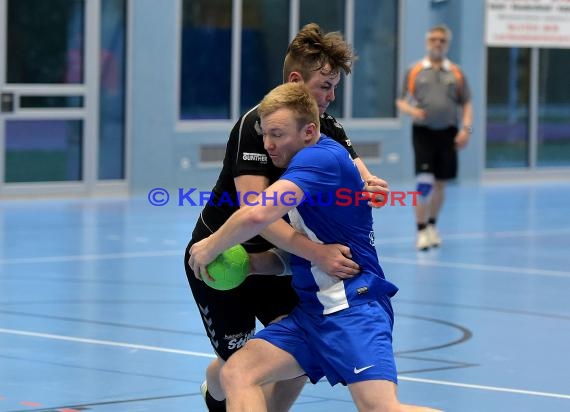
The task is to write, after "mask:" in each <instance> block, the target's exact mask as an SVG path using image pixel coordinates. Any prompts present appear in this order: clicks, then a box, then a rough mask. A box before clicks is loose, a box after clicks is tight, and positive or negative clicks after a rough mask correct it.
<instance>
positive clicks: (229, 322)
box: [184, 221, 298, 360]
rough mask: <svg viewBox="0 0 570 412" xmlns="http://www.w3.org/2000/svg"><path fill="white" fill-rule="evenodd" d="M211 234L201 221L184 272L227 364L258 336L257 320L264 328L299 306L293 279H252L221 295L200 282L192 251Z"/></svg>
mask: <svg viewBox="0 0 570 412" xmlns="http://www.w3.org/2000/svg"><path fill="white" fill-rule="evenodd" d="M210 234H211V232H210V231H209V230H208V229H207V228H206V227H205V225H203V224H201V223H200V221H199V222H198V224H197V225H196V228H195V229H194V233H192V240H191V241H190V243H189V244H188V247H187V248H186V252H185V253H184V268H185V270H186V277H187V278H188V283H189V284H190V288H191V290H192V295H193V296H194V300H195V301H196V305H197V306H198V310H199V311H200V315H201V318H202V323H203V325H204V329H205V330H206V334H207V335H208V337H209V338H210V343H211V344H212V347H213V348H214V351H215V352H216V353H217V354H218V356H220V357H221V358H222V359H224V360H227V359H228V358H229V357H230V355H231V354H233V353H234V352H235V351H237V350H238V349H239V348H241V347H242V346H243V345H244V344H245V342H246V341H247V340H248V339H249V338H251V337H252V336H253V334H254V333H255V319H256V318H257V319H258V320H259V321H260V322H261V323H262V324H263V325H264V326H266V325H268V324H269V323H270V322H272V321H273V320H274V319H275V318H277V317H279V316H282V315H287V314H288V313H290V312H291V311H292V310H293V308H294V307H295V306H296V304H297V302H298V297H297V294H296V293H295V291H294V290H293V288H292V286H291V276H261V275H259V276H248V277H247V279H246V280H245V281H244V282H243V283H242V284H241V285H240V286H238V287H237V288H235V289H231V290H227V291H219V290H216V289H212V288H211V287H209V286H208V285H206V284H205V283H204V282H202V281H201V280H198V279H196V277H195V276H194V272H192V269H190V267H189V266H188V251H189V249H190V247H191V246H192V245H193V244H194V243H195V242H197V241H199V240H200V239H203V238H205V237H207V236H209V235H210Z"/></svg>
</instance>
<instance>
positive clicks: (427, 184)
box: [416, 173, 435, 203]
mask: <svg viewBox="0 0 570 412" xmlns="http://www.w3.org/2000/svg"><path fill="white" fill-rule="evenodd" d="M434 182H435V177H434V175H433V174H431V173H420V174H418V175H417V176H416V190H417V191H418V192H420V195H419V196H418V201H419V202H420V203H425V202H427V201H428V199H429V197H430V195H431V190H432V189H433V184H434Z"/></svg>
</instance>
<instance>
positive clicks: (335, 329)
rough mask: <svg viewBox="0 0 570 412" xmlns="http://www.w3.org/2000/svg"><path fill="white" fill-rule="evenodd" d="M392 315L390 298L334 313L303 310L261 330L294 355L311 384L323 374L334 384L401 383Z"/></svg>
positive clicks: (262, 337) (272, 340) (262, 335)
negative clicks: (398, 378) (375, 381)
mask: <svg viewBox="0 0 570 412" xmlns="http://www.w3.org/2000/svg"><path fill="white" fill-rule="evenodd" d="M393 319H394V318H393V312H392V306H391V304H390V300H389V299H388V298H386V299H384V300H382V301H380V302H377V301H373V302H368V303H364V304H362V305H357V306H353V307H350V308H348V309H344V310H341V311H339V312H335V313H332V314H330V315H322V314H318V315H316V314H311V313H307V312H303V311H302V310H301V309H300V308H299V307H297V308H295V310H294V311H293V312H292V313H291V314H290V315H289V316H287V317H286V318H284V319H283V320H281V321H279V322H276V323H272V324H270V325H269V326H267V327H266V328H265V329H262V330H261V331H259V332H258V333H257V334H256V335H255V336H254V339H263V340H266V341H267V342H269V343H271V344H273V345H275V346H277V347H278V348H280V349H283V350H284V351H286V352H288V353H290V354H291V355H292V356H293V357H294V358H295V359H296V360H297V362H298V363H299V365H301V367H302V368H303V370H304V371H305V373H306V374H307V376H308V377H309V379H310V380H311V382H313V383H316V382H317V381H319V380H320V379H321V378H322V377H323V376H326V377H327V380H328V381H329V383H330V384H331V385H336V384H337V383H342V384H343V385H348V384H351V383H355V382H361V381H367V380H388V381H391V382H394V383H397V373H396V364H395V362H394V352H393V350H392V328H393Z"/></svg>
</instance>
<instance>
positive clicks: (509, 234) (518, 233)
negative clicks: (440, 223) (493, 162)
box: [375, 228, 570, 245]
mask: <svg viewBox="0 0 570 412" xmlns="http://www.w3.org/2000/svg"><path fill="white" fill-rule="evenodd" d="M568 233H570V228H561V229H548V230H505V231H501V232H471V233H455V234H453V233H444V235H445V238H446V239H454V240H469V239H485V238H498V239H504V238H516V237H520V238H523V237H538V236H552V235H565V234H568ZM415 240H416V237H415V236H406V237H396V238H386V239H383V238H382V237H380V236H378V237H377V239H376V240H375V242H376V244H377V245H389V244H394V243H408V242H412V241H415Z"/></svg>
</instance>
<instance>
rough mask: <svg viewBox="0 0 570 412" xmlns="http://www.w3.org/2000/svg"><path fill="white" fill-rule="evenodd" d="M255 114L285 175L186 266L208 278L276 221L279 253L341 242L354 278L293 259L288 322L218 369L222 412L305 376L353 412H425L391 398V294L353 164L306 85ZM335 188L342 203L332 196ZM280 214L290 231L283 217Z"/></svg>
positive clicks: (259, 402)
mask: <svg viewBox="0 0 570 412" xmlns="http://www.w3.org/2000/svg"><path fill="white" fill-rule="evenodd" d="M258 112H259V115H260V118H261V129H262V131H263V142H264V146H265V149H266V150H267V152H268V153H269V156H270V157H271V160H272V162H273V163H274V164H275V165H276V166H277V167H282V168H285V167H286V168H287V169H286V171H285V173H284V174H283V175H282V176H281V177H280V178H279V180H277V181H276V182H275V183H273V184H272V185H271V186H269V187H268V188H267V189H266V190H265V192H264V193H262V194H261V195H259V196H258V197H257V198H256V199H250V204H251V206H243V207H241V208H240V210H238V211H237V212H235V213H234V214H233V215H232V216H231V217H230V218H229V219H228V220H227V221H226V223H225V224H224V225H222V226H221V227H220V228H219V229H218V230H217V231H216V232H215V233H213V234H212V235H210V236H209V237H207V238H205V239H204V240H201V241H199V242H197V243H195V244H194V245H193V246H192V247H191V248H190V257H189V265H190V266H191V267H192V270H193V272H194V273H195V274H196V277H198V278H200V277H202V276H208V274H207V269H206V266H207V264H208V263H210V262H211V261H212V260H213V259H214V258H215V257H216V256H217V255H218V254H219V253H221V252H222V251H223V250H225V249H227V248H228V247H230V246H232V245H234V244H237V243H240V242H243V241H244V240H246V239H249V238H251V237H253V236H255V235H257V234H259V233H262V232H263V230H264V228H265V227H267V226H268V225H269V224H271V223H273V222H276V221H280V222H282V224H281V228H280V232H281V233H280V234H279V236H276V237H275V238H272V239H270V240H271V242H272V243H273V244H275V245H276V246H278V247H280V248H283V249H285V250H287V247H288V244H290V243H294V242H291V241H290V240H291V239H294V238H295V237H298V236H308V237H309V238H310V239H311V240H313V241H315V242H319V243H325V244H328V243H339V244H343V245H346V246H348V247H349V248H350V250H351V252H352V259H353V260H354V261H355V262H356V263H358V265H359V267H360V274H359V275H358V276H354V277H347V278H339V277H333V276H329V275H327V274H326V273H324V272H322V271H321V270H319V269H318V268H317V267H316V266H315V265H314V264H312V263H311V262H309V261H307V260H304V259H303V258H300V257H295V256H291V262H290V264H291V269H292V273H293V281H292V285H293V288H294V289H295V291H296V292H297V294H298V296H299V303H298V305H297V307H296V308H295V309H294V310H293V312H292V313H291V314H290V315H289V316H287V317H285V318H284V319H282V320H280V321H278V322H276V323H272V324H270V325H269V326H267V327H266V328H265V329H263V330H261V331H260V332H258V333H257V334H256V335H255V336H254V338H253V339H251V340H249V341H248V342H247V343H246V345H245V346H244V348H243V349H242V350H240V351H238V352H236V353H235V354H234V355H233V356H232V357H231V358H230V359H229V360H228V362H227V363H226V364H225V366H224V367H223V368H222V373H221V377H222V385H223V388H224V391H225V393H226V400H227V404H226V405H227V410H228V411H246V410H247V411H264V410H266V405H265V399H264V396H263V392H262V389H261V387H262V385H264V384H267V383H271V382H278V381H282V380H288V379H293V378H296V377H298V376H301V375H304V374H306V375H307V376H308V377H309V379H310V380H311V381H312V382H317V381H318V380H319V379H321V378H322V377H325V376H326V378H327V379H328V380H329V382H330V383H331V385H335V384H337V383H342V384H345V385H348V387H349V389H350V392H351V394H352V396H353V399H354V401H355V403H356V405H357V407H358V409H359V410H360V411H376V410H382V411H392V410H393V411H400V410H424V411H428V410H430V409H428V408H422V407H415V406H408V405H402V404H400V403H399V401H398V399H397V396H396V383H397V373H396V366H395V362H394V354H393V350H392V327H393V318H394V317H393V311H392V306H391V303H390V298H391V297H392V296H394V294H395V293H396V292H397V290H398V289H397V287H396V286H395V285H393V284H392V283H390V282H389V281H388V280H386V279H385V277H384V273H383V272H382V269H381V267H380V264H379V262H378V257H377V254H376V250H375V247H374V232H373V229H372V224H373V220H372V210H371V209H370V207H369V206H368V205H367V200H368V198H369V195H368V196H365V195H364V193H365V192H364V182H363V181H362V178H361V176H360V174H359V172H358V169H357V168H356V166H355V164H354V162H353V160H352V159H351V158H350V156H349V155H348V153H347V151H346V150H345V149H344V148H343V147H342V146H341V145H340V144H338V143H337V142H335V141H334V140H332V139H330V138H328V137H327V136H325V135H321V134H320V128H319V110H318V106H317V104H316V102H315V100H314V98H313V97H312V96H311V94H310V91H309V90H308V89H307V88H306V86H304V85H302V84H295V83H286V84H283V85H281V86H278V87H277V88H275V89H273V90H272V91H271V92H270V93H269V94H268V95H267V96H265V98H264V99H263V100H262V102H261V103H260V105H259V107H258ZM339 189H341V190H342V193H343V196H342V198H335V196H337V194H338V190H339ZM347 194H350V195H349V196H347ZM348 199H350V200H348ZM287 213H288V214H289V218H290V221H291V226H292V227H291V226H289V225H288V224H287V223H286V222H285V221H283V220H282V219H280V218H281V217H282V216H284V215H285V214H287ZM293 228H294V229H293ZM287 239H288V240H289V241H287Z"/></svg>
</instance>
